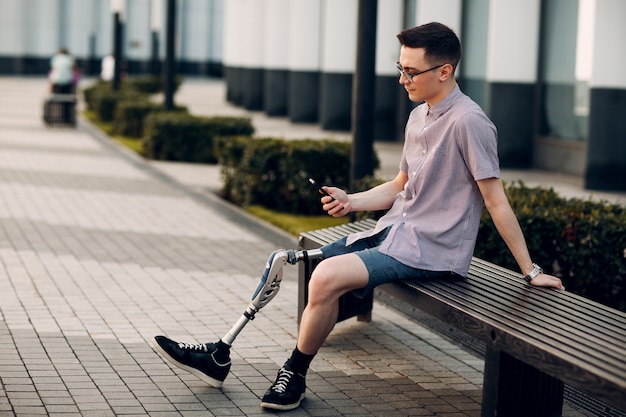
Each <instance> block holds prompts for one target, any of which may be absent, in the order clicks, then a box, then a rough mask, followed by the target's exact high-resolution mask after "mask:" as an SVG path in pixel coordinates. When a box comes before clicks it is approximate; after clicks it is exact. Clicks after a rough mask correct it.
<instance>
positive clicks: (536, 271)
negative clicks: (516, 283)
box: [524, 264, 543, 284]
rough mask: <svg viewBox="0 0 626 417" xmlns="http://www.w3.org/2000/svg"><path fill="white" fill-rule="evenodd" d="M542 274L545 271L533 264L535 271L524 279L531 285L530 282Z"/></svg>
mask: <svg viewBox="0 0 626 417" xmlns="http://www.w3.org/2000/svg"><path fill="white" fill-rule="evenodd" d="M542 273H543V269H542V268H541V267H540V266H539V265H537V264H533V270H532V271H530V272H529V273H528V275H526V276H525V277H524V279H525V280H526V282H527V283H529V284H530V281H532V280H533V278H535V277H536V276H537V275H539V274H542Z"/></svg>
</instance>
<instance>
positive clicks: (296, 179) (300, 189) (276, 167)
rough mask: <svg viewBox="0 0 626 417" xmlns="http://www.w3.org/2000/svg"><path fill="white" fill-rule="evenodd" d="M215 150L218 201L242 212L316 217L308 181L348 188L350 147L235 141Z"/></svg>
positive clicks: (334, 143)
mask: <svg viewBox="0 0 626 417" xmlns="http://www.w3.org/2000/svg"><path fill="white" fill-rule="evenodd" d="M218 147H219V156H220V165H221V167H222V171H221V172H222V179H223V184H224V187H223V189H222V196H223V197H224V198H227V199H229V200H231V201H233V202H234V203H236V204H238V205H241V206H250V205H261V206H264V207H266V208H269V209H273V210H278V211H282V212H286V213H297V214H320V213H323V211H322V209H321V207H320V202H319V200H320V198H321V195H320V194H319V192H318V191H317V190H316V189H315V188H314V187H313V186H311V184H310V183H309V180H308V179H309V178H313V179H315V180H316V181H317V182H319V183H320V184H325V185H337V186H338V187H342V188H347V186H348V184H349V180H350V178H349V177H350V153H351V145H350V143H348V142H339V141H333V140H317V139H304V140H291V141H287V140H284V139H276V138H258V139H252V138H241V137H239V138H222V139H220V141H219V142H218ZM375 163H376V164H378V160H377V159H376V161H375Z"/></svg>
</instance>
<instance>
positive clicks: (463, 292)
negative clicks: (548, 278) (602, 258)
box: [409, 280, 626, 375]
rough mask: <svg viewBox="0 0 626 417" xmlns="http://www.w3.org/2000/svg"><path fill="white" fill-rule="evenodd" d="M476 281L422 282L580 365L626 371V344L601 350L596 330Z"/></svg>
mask: <svg viewBox="0 0 626 417" xmlns="http://www.w3.org/2000/svg"><path fill="white" fill-rule="evenodd" d="M474 281H477V280H471V281H469V280H468V282H467V283H466V285H462V284H454V285H448V283H445V282H444V283H441V282H432V283H431V282H426V283H420V284H419V285H420V286H422V285H423V286H424V287H425V291H429V293H430V295H431V296H433V297H435V296H438V297H440V298H441V299H442V300H445V301H446V302H449V303H454V305H455V306H456V307H457V308H460V309H461V308H462V309H464V310H465V311H467V312H468V313H470V312H473V314H475V315H476V316H477V317H479V318H480V319H481V320H483V321H485V322H487V323H488V324H491V325H492V326H494V327H499V328H501V329H502V330H505V329H506V331H507V333H510V334H512V335H514V336H515V337H518V338H519V339H520V340H524V341H525V342H527V343H533V344H536V345H538V346H540V347H541V348H542V349H544V350H546V351H551V352H550V353H551V354H554V355H556V356H559V355H563V354H565V355H571V357H572V358H577V361H578V362H577V364H578V365H579V366H581V367H589V366H591V367H595V368H599V369H603V370H604V371H605V372H607V373H614V374H615V373H617V374H618V375H619V373H620V371H621V373H622V374H624V373H625V372H626V364H625V363H624V361H623V358H624V357H625V355H626V350H625V349H624V348H623V346H622V347H621V348H620V347H619V346H618V345H617V344H615V343H606V344H604V345H602V346H601V347H602V349H601V350H598V347H599V344H598V343H597V342H596V337H595V334H594V333H592V332H584V331H581V330H580V329H578V328H576V327H574V326H570V325H568V324H567V323H564V324H562V327H559V326H558V325H557V324H556V323H553V322H546V321H544V320H542V318H541V317H540V316H542V315H543V316H545V312H543V313H542V312H536V313H533V312H532V311H529V310H527V309H525V308H524V307H516V306H515V303H516V302H517V299H518V296H516V295H513V296H511V295H510V294H504V293H491V294H490V295H489V294H487V293H485V292H484V291H480V292H479V291H476V289H475V288H473V285H472V284H474V283H475V282H474ZM409 285H410V284H409ZM500 306H502V307H500ZM506 307H510V308H508V309H507V308H506ZM470 314H471V313H470Z"/></svg>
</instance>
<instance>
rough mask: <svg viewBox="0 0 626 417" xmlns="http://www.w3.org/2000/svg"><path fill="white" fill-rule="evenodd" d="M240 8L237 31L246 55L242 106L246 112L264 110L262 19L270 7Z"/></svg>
mask: <svg viewBox="0 0 626 417" xmlns="http://www.w3.org/2000/svg"><path fill="white" fill-rule="evenodd" d="M241 6H242V7H243V9H241V10H239V15H240V17H241V21H239V22H238V29H239V30H240V31H242V34H243V39H241V42H240V43H239V45H238V47H239V48H241V50H242V53H243V55H242V58H243V60H242V64H243V65H242V69H241V84H242V86H243V90H242V96H241V98H242V101H241V105H242V106H243V107H245V108H246V109H247V110H262V109H263V72H264V70H263V61H264V55H265V27H266V22H265V20H264V19H262V18H260V17H261V16H263V15H264V13H265V9H266V7H267V5H266V1H265V0H243V1H242V2H241Z"/></svg>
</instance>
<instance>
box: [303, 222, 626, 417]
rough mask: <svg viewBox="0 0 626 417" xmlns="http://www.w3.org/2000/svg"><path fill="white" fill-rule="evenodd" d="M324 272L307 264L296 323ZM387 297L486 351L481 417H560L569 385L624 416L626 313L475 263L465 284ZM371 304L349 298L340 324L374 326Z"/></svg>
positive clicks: (345, 230)
mask: <svg viewBox="0 0 626 417" xmlns="http://www.w3.org/2000/svg"><path fill="white" fill-rule="evenodd" d="M374 224H375V222H374V221H371V220H368V221H361V222H356V223H350V224H347V225H342V226H337V227H332V228H328V229H323V230H316V231H312V232H306V233H302V234H301V235H300V240H299V248H300V249H315V248H319V247H320V246H322V245H324V244H326V243H329V242H332V241H333V240H336V239H339V238H341V237H343V236H345V235H347V234H349V233H352V232H356V231H360V230H367V229H371V228H372V227H373V226H374ZM317 262H319V261H309V263H308V264H303V263H301V264H300V267H299V268H300V269H299V300H298V309H299V314H298V319H300V316H301V313H302V310H303V309H304V307H305V306H306V302H307V293H306V292H307V284H308V280H309V279H310V274H311V272H312V270H313V268H314V267H315V265H316V263H317ZM565 284H566V285H567V282H565ZM379 288H380V289H381V290H382V291H384V292H385V294H386V295H387V294H389V295H390V296H392V297H396V298H397V299H399V300H401V301H403V302H406V303H410V305H411V306H412V307H415V308H417V309H420V310H423V311H424V312H426V313H429V314H431V315H432V316H434V317H436V318H437V319H439V320H441V321H443V322H445V323H447V324H448V325H450V326H453V327H454V328H456V329H458V330H460V331H462V332H464V333H466V334H468V335H470V336H472V337H474V338H476V339H478V340H480V341H482V342H484V343H485V344H486V355H485V370H484V381H483V403H482V414H481V415H482V416H496V415H497V416H507V417H515V416H520V417H522V416H523V417H529V416H533V417H543V416H546V417H548V416H560V415H561V412H562V407H563V391H564V389H563V387H564V383H565V384H568V385H569V386H571V387H574V388H575V389H578V390H580V391H583V392H587V393H589V394H590V395H591V396H592V397H595V398H597V399H598V400H600V401H603V402H605V403H606V404H608V405H610V406H612V407H615V408H617V409H619V410H623V411H626V314H625V313H623V312H620V311H617V310H614V309H611V308H609V307H606V306H603V305H601V304H598V303H596V302H593V301H590V300H588V299H585V298H583V297H580V296H577V295H575V294H572V293H569V292H560V291H556V290H553V289H547V288H538V287H531V286H529V285H528V284H527V283H526V282H525V281H524V280H523V279H522V276H521V274H519V273H516V272H512V271H509V270H507V269H504V268H501V267H498V266H496V265H494V264H491V263H489V262H485V261H483V260H480V259H477V258H474V259H473V260H472V264H471V268H470V271H469V274H468V277H467V279H458V280H437V281H418V280H406V281H403V282H397V283H393V284H385V285H382V286H381V287H379ZM372 302H373V297H369V298H367V299H365V300H361V299H358V298H356V297H355V296H353V295H352V294H346V295H345V296H343V297H342V299H341V300H340V313H339V314H340V317H339V319H340V320H345V319H347V318H350V317H354V316H357V317H359V318H360V319H361V320H369V318H370V317H371V310H372Z"/></svg>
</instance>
